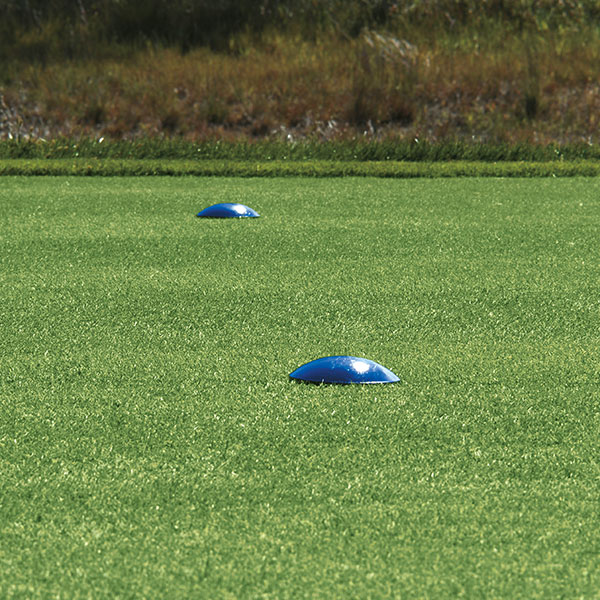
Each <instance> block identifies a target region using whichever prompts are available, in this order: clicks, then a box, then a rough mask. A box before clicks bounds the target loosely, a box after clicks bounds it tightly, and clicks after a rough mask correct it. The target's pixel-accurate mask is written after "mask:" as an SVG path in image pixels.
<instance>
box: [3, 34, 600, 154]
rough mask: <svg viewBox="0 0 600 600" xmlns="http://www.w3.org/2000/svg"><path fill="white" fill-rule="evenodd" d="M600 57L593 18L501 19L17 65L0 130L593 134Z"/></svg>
mask: <svg viewBox="0 0 600 600" xmlns="http://www.w3.org/2000/svg"><path fill="white" fill-rule="evenodd" d="M599 55H600V34H598V32H597V31H595V30H594V29H593V28H589V29H587V30H585V31H582V30H581V29H573V30H569V29H565V30H560V31H558V30H548V31H546V32H543V31H542V32H540V31H527V30H523V31H512V32H509V33H507V31H506V30H505V29H504V28H503V27H501V26H500V25H499V26H498V27H496V28H493V27H491V28H488V30H487V32H486V33H485V35H483V34H481V33H477V32H475V31H472V30H470V31H469V32H467V34H465V33H464V32H462V33H460V34H444V35H439V36H433V35H429V34H428V32H427V31H426V30H423V29H421V30H415V32H414V34H413V35H412V36H411V37H408V36H405V37H399V36H398V35H392V34H391V33H389V32H387V33H386V32H382V31H380V32H375V31H367V30H365V31H363V33H362V34H361V35H359V36H358V37H356V38H348V37H342V38H340V37H335V38H333V37H327V36H323V37H321V38H319V39H317V40H316V41H308V40H307V39H306V38H305V37H300V36H296V37H295V36H293V35H291V34H285V35H283V34H277V33H272V34H270V35H269V36H266V37H264V38H263V39H262V41H261V42H260V43H255V44H248V45H247V46H246V48H245V49H244V50H243V51H241V52H237V53H220V52H215V51H211V50H209V49H206V48H198V49H193V50H191V51H189V52H186V53H182V52H180V51H178V50H175V49H169V48H157V47H154V46H149V47H147V48H144V49H140V50H137V51H135V52H132V54H131V55H130V56H128V57H123V58H118V59H115V58H113V59H110V58H108V59H102V60H97V59H93V60H92V59H87V60H86V59H83V60H82V59H72V60H69V61H61V62H51V63H47V64H45V65H43V64H40V63H36V64H27V63H23V64H21V65H20V66H19V68H18V69H14V70H13V72H12V75H11V77H9V78H6V80H5V82H4V83H2V84H0V97H1V98H2V101H1V102H0V136H2V137H7V136H14V137H16V136H21V137H27V136H32V137H36V136H38V137H39V136H41V137H56V136H58V135H63V136H68V137H80V136H95V137H101V136H104V137H109V138H126V139H129V138H136V137H142V136H149V135H150V136H156V135H158V136H165V137H183V138H186V139H191V140H202V139H211V138H215V137H219V138H223V139H249V138H250V139H252V138H257V137H261V138H262V137H268V138H275V139H289V140H294V139H299V138H304V137H311V138H317V139H340V138H349V137H356V136H364V137H371V138H390V137H396V136H400V137H410V138H419V139H429V140H432V141H435V140H440V139H448V138H461V139H475V140H482V141H506V142H518V141H529V142H536V143H548V142H559V143H561V142H573V141H582V140H585V141H590V142H594V141H596V140H597V126H598V119H599V118H600V62H599V60H598V59H599Z"/></svg>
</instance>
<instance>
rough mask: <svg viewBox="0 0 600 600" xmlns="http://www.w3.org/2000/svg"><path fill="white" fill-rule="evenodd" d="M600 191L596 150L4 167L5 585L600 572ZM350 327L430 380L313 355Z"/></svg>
mask: <svg viewBox="0 0 600 600" xmlns="http://www.w3.org/2000/svg"><path fill="white" fill-rule="evenodd" d="M224 201H241V202H243V203H245V204H248V205H250V206H251V207H253V208H255V209H256V210H258V212H259V213H261V215H262V218H260V219H248V220H244V219H241V220H223V221H218V220H200V219H196V218H195V217H194V215H195V213H196V212H198V211H199V210H200V209H202V208H204V207H205V206H207V205H209V204H213V203H216V202H224ZM599 219H600V181H598V180H597V179H585V178H573V179H490V178H487V179H432V180H425V179H420V180H382V179H375V178H355V179H354V178H346V179H293V178H290V179H276V178H274V179H235V178H204V179H202V178H191V177H190V178H152V177H147V178H101V179H99V178H81V177H71V178H68V177H64V178H60V177H57V178H52V177H47V178H26V177H4V178H2V179H0V324H1V331H2V335H1V336H0V596H1V597H3V598H21V597H26V598H87V597H94V598H134V597H135V598H137V597H167V596H168V597H170V598H190V597H207V598H208V597H211V598H228V597H229V598H303V597H306V598H308V597H311V598H314V597H319V598H350V597H373V598H379V597H401V598H446V597H461V596H464V597H469V598H478V597H486V598H559V597H564V598H598V597H600V595H599V592H598V590H600V568H599V567H600V510H599V507H600V454H599V451H598V439H599V433H600V406H599V404H598V396H599V395H598V391H599V383H600V362H599V354H600V352H599V351H600V328H599V324H600V294H599V292H600V283H599V282H600V261H599V258H600V246H599V244H598V232H599V222H600V221H599ZM329 354H352V355H356V356H364V357H367V358H371V359H373V360H376V361H377V362H380V363H382V364H383V365H385V366H386V367H388V368H389V369H391V370H392V371H394V372H395V373H396V374H398V375H399V376H400V377H401V379H402V382H401V383H399V384H396V385H389V386H364V387H361V386H356V387H353V386H311V385H304V384H298V383H296V382H293V381H290V380H289V379H288V374H289V373H290V372H291V371H292V370H294V369H295V368H296V367H298V366H299V365H301V364H303V363H305V362H307V361H309V360H312V359H314V358H318V357H320V356H326V355H329Z"/></svg>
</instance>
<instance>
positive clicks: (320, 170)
mask: <svg viewBox="0 0 600 600" xmlns="http://www.w3.org/2000/svg"><path fill="white" fill-rule="evenodd" d="M0 175H77V176H86V175H87V176H148V175H172V176H182V175H195V176H213V177H214V176H217V177H218V176H231V177H344V176H359V177H360V176H363V177H393V178H410V177H574V176H585V177H596V176H598V175H600V161H597V160H574V161H548V162H533V161H502V162H482V161H447V162H405V161H368V162H364V161H325V160H312V161H282V160H270V161H239V160H165V159H161V160H151V159H110V158H109V159H94V158H76V159H3V160H0Z"/></svg>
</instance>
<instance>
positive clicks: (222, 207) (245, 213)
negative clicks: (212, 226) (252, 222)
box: [196, 202, 260, 219]
mask: <svg viewBox="0 0 600 600" xmlns="http://www.w3.org/2000/svg"><path fill="white" fill-rule="evenodd" d="M196 216H197V217H206V218H209V219H228V218H239V217H260V215H259V214H258V213H257V212H256V211H255V210H253V209H252V208H250V207H249V206H246V205H245V204H235V203H231V202H223V203H221V204H213V205H212V206H209V207H208V208H205V209H204V210H201V211H200V212H199V213H198V214H197V215H196Z"/></svg>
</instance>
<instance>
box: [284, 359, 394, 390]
mask: <svg viewBox="0 0 600 600" xmlns="http://www.w3.org/2000/svg"><path fill="white" fill-rule="evenodd" d="M290 377H291V378H292V379H298V380H299V381H308V382H311V383H342V384H345V383H396V382H397V381H400V378H399V377H397V376H396V375H394V373H392V372H391V371H390V370H389V369H386V368H385V367H384V366H382V365H380V364H379V363H376V362H374V361H372V360H368V359H366V358H357V357H356V356H326V357H324V358H317V359H316V360H313V361H311V362H309V363H306V364H305V365H302V366H301V367H298V368H297V369H296V370H295V371H294V372H293V373H290Z"/></svg>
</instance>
